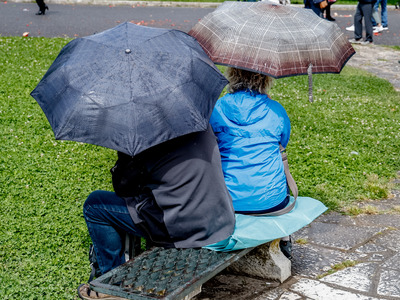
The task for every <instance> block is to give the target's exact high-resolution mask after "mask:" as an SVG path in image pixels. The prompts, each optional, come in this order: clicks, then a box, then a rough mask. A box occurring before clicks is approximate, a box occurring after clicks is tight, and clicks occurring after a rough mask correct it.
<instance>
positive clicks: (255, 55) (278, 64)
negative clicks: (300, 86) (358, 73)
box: [189, 1, 355, 78]
mask: <svg viewBox="0 0 400 300" xmlns="http://www.w3.org/2000/svg"><path fill="white" fill-rule="evenodd" d="M189 34H190V35H192V36H193V37H195V38H196V39H197V40H198V41H199V43H200V45H201V46H202V47H203V49H204V50H205V51H206V53H207V54H208V56H210V58H211V60H212V61H213V62H214V63H216V64H221V65H227V66H231V67H236V68H240V69H245V70H250V71H254V72H258V73H262V74H266V75H269V76H272V77H274V78H280V77H286V76H294V75H304V74H310V73H311V71H312V72H313V73H339V72H340V71H341V70H342V68H343V66H344V65H345V63H346V62H347V60H349V59H350V57H351V56H352V55H353V54H355V51H354V49H353V47H352V46H351V44H350V43H349V42H348V40H347V38H346V36H345V35H344V34H343V33H342V31H341V30H340V28H339V27H338V26H337V25H336V24H335V23H333V22H329V21H327V20H324V19H322V18H320V17H318V16H317V15H316V14H315V13H314V12H312V10H309V9H304V8H299V7H293V6H288V5H278V4H273V3H270V2H264V1H263V2H229V1H228V2H224V3H223V4H222V5H220V6H219V7H218V8H217V9H216V10H215V11H213V12H211V13H209V14H208V15H206V16H205V17H204V18H203V19H202V20H200V21H199V22H198V23H197V24H196V25H195V26H194V27H193V28H192V29H191V30H190V31H189Z"/></svg>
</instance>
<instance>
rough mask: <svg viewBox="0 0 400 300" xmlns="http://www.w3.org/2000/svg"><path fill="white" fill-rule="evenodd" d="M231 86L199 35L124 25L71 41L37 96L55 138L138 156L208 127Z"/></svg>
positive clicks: (45, 77)
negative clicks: (165, 142)
mask: <svg viewBox="0 0 400 300" xmlns="http://www.w3.org/2000/svg"><path fill="white" fill-rule="evenodd" d="M227 83H228V81H227V80H226V79H225V77H224V76H223V75H222V74H221V73H220V72H219V70H218V69H217V68H216V67H215V65H214V63H213V62H212V61H211V60H210V58H209V57H208V56H207V54H206V53H205V52H204V51H203V49H202V48H201V47H200V45H199V44H198V42H197V41H196V40H195V39H194V38H193V37H191V36H189V35H187V34H186V33H184V32H182V31H178V30H171V29H159V28H150V27H144V26H138V25H135V24H132V23H123V24H121V25H119V26H116V27H114V28H112V29H109V30H106V31H104V32H101V33H98V34H95V35H92V36H89V37H85V38H78V39H75V40H73V41H71V42H70V43H68V44H67V45H66V46H65V47H64V48H63V49H62V50H61V52H60V54H59V55H58V57H57V58H56V60H55V61H54V62H53V64H52V65H51V67H50V68H49V70H48V71H47V73H46V74H45V75H44V77H43V78H42V80H41V81H40V83H39V84H38V85H37V87H36V88H35V89H34V90H33V91H32V93H31V95H32V97H33V98H35V99H36V101H37V102H38V103H39V105H40V107H41V108H42V110H43V111H44V113H45V115H46V117H47V119H48V121H49V122H50V125H51V127H52V129H53V131H54V135H55V138H56V139H63V140H73V141H79V142H85V143H90V144H95V145H100V146H104V147H108V148H111V149H114V150H118V151H121V152H124V153H126V154H128V155H131V156H134V155H136V154H138V153H140V152H142V151H143V150H145V149H147V148H150V147H152V146H155V145H157V144H159V143H162V142H164V141H167V140H170V139H173V138H176V137H179V136H182V135H185V134H188V133H191V132H197V131H204V130H206V129H207V125H208V121H209V118H210V115H211V112H212V110H213V107H214V105H215V102H216V101H217V99H218V97H219V95H220V93H221V91H222V89H223V88H224V86H225V85H226V84H227Z"/></svg>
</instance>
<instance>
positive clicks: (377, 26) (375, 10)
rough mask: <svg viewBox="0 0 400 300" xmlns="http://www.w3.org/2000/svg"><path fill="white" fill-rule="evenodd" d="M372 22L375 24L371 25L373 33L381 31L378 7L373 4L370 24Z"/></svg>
mask: <svg viewBox="0 0 400 300" xmlns="http://www.w3.org/2000/svg"><path fill="white" fill-rule="evenodd" d="M374 23H375V25H374V26H373V27H372V28H373V29H374V31H373V33H379V32H381V31H383V27H382V21H381V16H380V14H379V8H376V7H375V6H374V8H373V9H372V24H374Z"/></svg>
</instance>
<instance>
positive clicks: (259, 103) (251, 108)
mask: <svg viewBox="0 0 400 300" xmlns="http://www.w3.org/2000/svg"><path fill="white" fill-rule="evenodd" d="M224 98H225V99H224V100H225V101H226V104H228V105H223V106H222V107H221V110H222V112H223V113H224V115H225V116H226V117H227V118H228V119H229V120H230V121H231V122H233V123H235V124H237V125H249V124H254V123H256V122H258V121H259V120H261V119H264V118H265V116H266V115H267V114H268V111H269V103H268V102H269V101H271V100H270V99H269V97H268V96H267V95H265V94H260V93H258V92H255V91H250V90H243V91H237V92H235V93H232V94H227V95H226V96H225V97H224Z"/></svg>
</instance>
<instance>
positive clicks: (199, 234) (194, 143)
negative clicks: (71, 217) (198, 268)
mask: <svg viewBox="0 0 400 300" xmlns="http://www.w3.org/2000/svg"><path fill="white" fill-rule="evenodd" d="M111 172H112V179H113V186H114V190H115V192H108V191H95V192H93V193H91V194H90V195H89V197H88V198H87V200H86V202H85V204H84V207H83V211H84V218H85V221H86V224H87V227H88V230H89V234H90V237H91V239H92V242H93V247H94V251H95V253H96V258H97V261H98V264H99V267H100V271H101V274H104V273H106V272H108V271H110V270H112V269H113V268H115V267H117V266H119V265H120V264H122V263H124V262H125V258H124V255H123V240H124V237H125V234H126V233H128V234H131V235H137V236H142V237H145V238H146V239H148V240H150V241H151V242H152V244H155V245H157V246H163V247H175V248H195V247H202V246H206V245H209V244H213V243H216V242H218V241H222V240H224V239H227V238H229V237H230V235H231V234H232V233H233V230H234V226H235V214H234V210H233V206H232V198H231V196H230V195H229V192H228V190H227V187H226V185H225V181H224V175H223V173H222V167H221V157H220V152H219V149H218V144H217V140H216V137H215V135H214V134H213V131H212V129H211V126H209V129H208V130H207V131H204V132H198V133H192V134H188V135H185V136H182V137H179V138H176V139H173V140H170V141H167V142H164V143H162V144H159V145H157V146H154V147H152V148H150V149H148V150H145V151H143V152H142V153H140V154H138V155H136V156H134V157H130V156H128V155H126V154H123V153H118V161H117V163H116V165H115V166H114V167H113V168H112V169H111ZM91 293H92V294H94V296H93V297H91V296H90V294H91ZM78 294H79V296H80V297H81V298H82V299H102V298H101V297H100V296H101V294H100V296H99V294H98V293H95V292H93V291H91V290H90V287H89V286H88V285H87V284H86V285H81V286H80V287H79V288H78ZM95 297H97V298H95ZM107 299H108V298H107Z"/></svg>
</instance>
